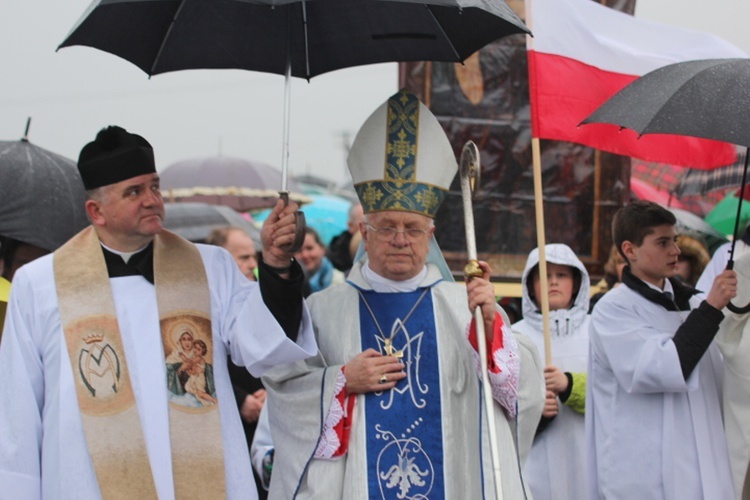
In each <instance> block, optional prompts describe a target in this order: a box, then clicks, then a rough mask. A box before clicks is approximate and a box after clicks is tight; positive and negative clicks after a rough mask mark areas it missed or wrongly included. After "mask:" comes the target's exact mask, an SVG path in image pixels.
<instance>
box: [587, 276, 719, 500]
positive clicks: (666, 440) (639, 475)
mask: <svg viewBox="0 0 750 500" xmlns="http://www.w3.org/2000/svg"><path fill="white" fill-rule="evenodd" d="M699 302H700V301H699V300H698V299H697V298H695V297H693V298H692V299H691V306H692V307H693V308H695V307H697V306H698V304H699ZM688 314H689V312H688V311H683V312H676V311H674V312H670V311H667V310H666V309H665V308H663V307H662V306H660V305H658V304H655V303H653V302H650V301H648V300H646V299H645V298H643V297H642V296H641V295H639V294H638V293H636V292H635V291H633V290H632V289H630V288H628V287H627V286H626V285H621V286H619V287H616V288H614V289H612V290H610V291H609V292H607V293H606V294H605V295H604V297H603V298H602V299H601V300H600V301H599V302H598V303H597V304H596V307H595V308H594V311H593V313H592V316H591V326H590V330H589V337H590V342H591V351H590V355H589V374H588V381H587V394H586V443H587V452H588V460H589V468H588V483H589V498H590V499H594V498H596V499H599V498H606V499H608V500H609V499H625V500H630V499H634V498H637V499H639V500H644V499H670V500H671V499H677V498H679V499H680V500H703V499H709V498H710V499H717V500H724V499H727V500H729V499H731V498H733V489H732V482H731V476H730V474H729V460H728V456H727V447H726V442H725V436H724V430H723V427H722V413H721V373H722V362H721V355H720V353H719V350H718V348H717V347H716V345H715V344H712V345H711V346H710V347H709V349H708V351H706V353H705V354H704V355H703V357H702V358H701V360H700V362H699V363H698V365H697V366H696V367H695V369H694V371H693V372H692V374H691V375H690V377H688V380H687V381H685V379H684V377H683V374H682V368H681V367H680V360H679V358H678V356H677V349H676V347H675V344H674V342H673V341H672V337H673V336H674V333H675V332H676V331H677V329H678V328H679V326H680V324H681V321H683V320H684V318H685V317H687V315H688Z"/></svg>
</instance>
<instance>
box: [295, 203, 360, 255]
mask: <svg viewBox="0 0 750 500" xmlns="http://www.w3.org/2000/svg"><path fill="white" fill-rule="evenodd" d="M310 198H312V202H311V203H310V204H308V205H305V206H303V207H302V212H304V214H305V221H306V222H307V225H308V226H310V227H312V228H313V229H315V230H316V231H317V232H318V234H319V235H320V239H321V240H322V241H323V244H324V245H326V246H328V244H329V243H330V242H331V240H332V239H333V237H334V236H337V235H338V234H340V233H341V232H342V231H345V230H346V229H347V222H348V221H349V209H350V208H351V206H352V204H351V203H350V202H349V201H347V200H345V199H344V198H341V197H339V196H334V195H310Z"/></svg>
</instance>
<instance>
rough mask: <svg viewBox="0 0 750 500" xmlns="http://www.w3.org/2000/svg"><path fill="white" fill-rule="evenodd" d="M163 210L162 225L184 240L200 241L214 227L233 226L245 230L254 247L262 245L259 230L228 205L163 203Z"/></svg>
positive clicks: (206, 236) (204, 239)
mask: <svg viewBox="0 0 750 500" xmlns="http://www.w3.org/2000/svg"><path fill="white" fill-rule="evenodd" d="M164 212H165V215H164V227H165V228H167V229H169V230H170V231H172V232H175V233H177V234H179V235H180V236H182V237H183V238H185V239H186V240H190V241H193V242H196V243H202V242H204V241H206V238H208V235H209V234H211V231H213V230H214V229H218V228H220V227H226V226H233V227H239V228H242V229H244V230H245V231H247V233H248V234H249V235H250V238H252V240H253V243H255V248H261V247H262V245H261V242H260V230H259V229H258V228H256V227H255V226H254V225H253V224H252V223H251V222H250V221H249V220H247V219H245V218H244V217H243V216H242V215H240V214H238V213H237V212H235V211H234V210H232V209H231V208H229V207H225V206H223V205H209V204H208V203H165V204H164Z"/></svg>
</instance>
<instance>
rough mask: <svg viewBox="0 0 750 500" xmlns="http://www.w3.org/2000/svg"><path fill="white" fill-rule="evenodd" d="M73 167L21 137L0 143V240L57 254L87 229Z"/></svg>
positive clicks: (82, 198) (79, 189)
mask: <svg viewBox="0 0 750 500" xmlns="http://www.w3.org/2000/svg"><path fill="white" fill-rule="evenodd" d="M85 200H86V195H85V194H84V191H83V182H82V181H81V176H80V175H79V173H78V168H77V167H76V164H75V163H74V162H73V161H72V160H69V159H67V158H64V157H62V156H60V155H58V154H55V153H52V152H50V151H47V150H46V149H43V148H40V147H39V146H35V145H33V144H31V143H30V142H29V141H28V140H26V139H21V140H20V141H3V142H0V236H6V237H9V238H13V239H16V240H20V241H23V242H25V243H29V244H31V245H35V246H38V247H41V248H44V249H46V250H49V251H54V250H56V249H57V248H58V247H59V246H61V245H62V244H63V243H65V242H66V241H67V240H68V239H70V237H71V236H74V235H75V234H76V233H77V232H78V231H80V230H81V229H83V228H84V227H86V226H87V225H88V219H87V218H86V211H85V209H84V203H85Z"/></svg>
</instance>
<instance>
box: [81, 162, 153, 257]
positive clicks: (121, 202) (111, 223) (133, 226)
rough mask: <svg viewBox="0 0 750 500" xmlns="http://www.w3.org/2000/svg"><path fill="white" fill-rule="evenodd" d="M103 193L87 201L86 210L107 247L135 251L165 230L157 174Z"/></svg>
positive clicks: (146, 175)
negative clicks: (93, 204)
mask: <svg viewBox="0 0 750 500" xmlns="http://www.w3.org/2000/svg"><path fill="white" fill-rule="evenodd" d="M102 189H103V192H102V195H101V196H99V197H98V198H99V199H98V200H89V201H87V202H86V208H87V211H88V213H89V216H90V217H91V219H92V222H94V224H95V226H96V227H97V233H98V234H99V237H100V238H101V240H102V242H103V243H104V244H105V245H107V246H111V247H112V248H114V249H115V250H120V251H125V252H129V251H135V250H138V249H139V248H142V247H143V246H145V245H147V244H148V243H149V242H150V241H151V240H152V239H153V237H154V235H155V234H157V233H158V232H159V231H161V230H162V221H163V220H164V200H163V199H162V196H161V191H160V190H159V176H158V174H144V175H139V176H137V177H133V178H130V179H127V180H124V181H121V182H117V183H115V184H111V185H109V186H104V187H103V188H102ZM91 203H95V206H91V207H90V204H91Z"/></svg>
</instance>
